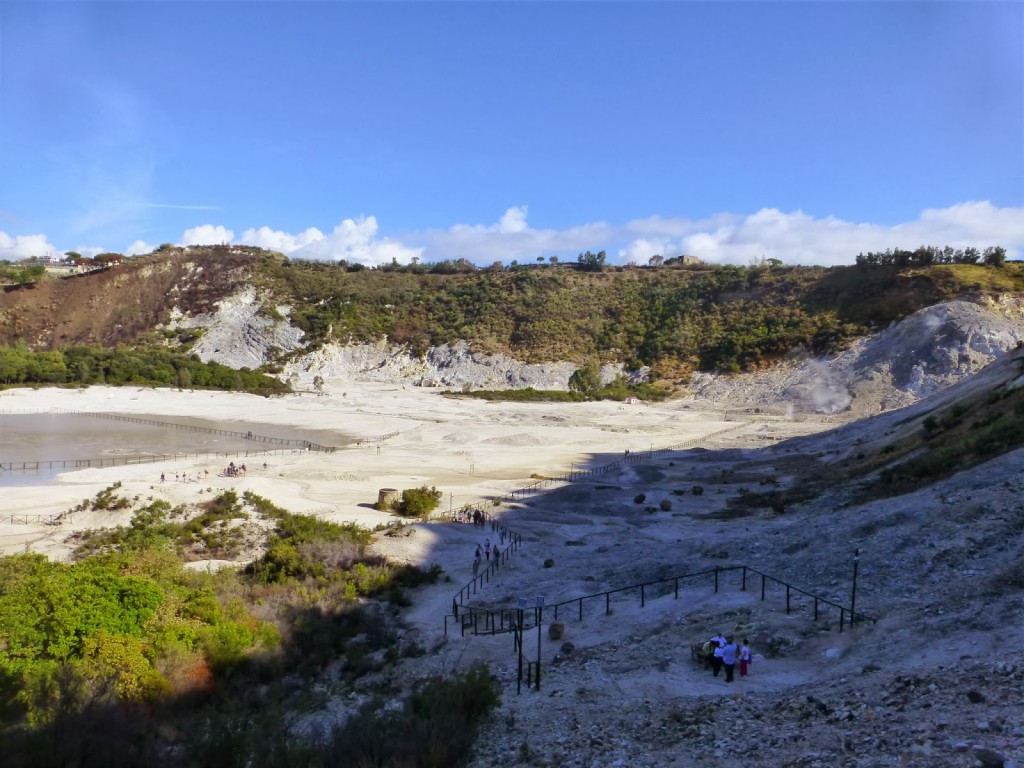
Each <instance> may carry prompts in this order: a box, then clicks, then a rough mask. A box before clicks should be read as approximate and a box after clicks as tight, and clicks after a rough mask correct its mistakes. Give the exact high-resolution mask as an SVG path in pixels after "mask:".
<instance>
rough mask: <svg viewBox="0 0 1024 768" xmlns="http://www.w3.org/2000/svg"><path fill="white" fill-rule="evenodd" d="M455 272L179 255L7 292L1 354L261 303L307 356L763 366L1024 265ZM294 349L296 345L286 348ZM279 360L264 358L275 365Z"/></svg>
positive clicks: (1019, 288) (249, 252) (1006, 279)
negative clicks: (352, 353) (403, 354)
mask: <svg viewBox="0 0 1024 768" xmlns="http://www.w3.org/2000/svg"><path fill="white" fill-rule="evenodd" d="M461 268H462V269H463V270H464V271H461V272H453V273H450V274H445V273H438V272H436V271H431V267H430V266H429V265H423V266H422V267H421V268H420V270H419V271H417V270H416V269H408V268H406V269H395V268H390V269H362V268H358V267H353V266H339V265H333V264H322V263H310V262H303V261H289V260H288V259H286V258H285V257H283V256H280V255H279V254H274V253H271V252H268V251H262V250H260V249H256V248H239V247H228V246H219V247H208V248H186V249H167V250H164V251H161V252H159V253H155V254H151V255H149V256H141V257H136V258H133V259H128V260H126V261H125V262H124V263H122V264H120V265H117V266H114V267H111V268H108V269H105V270H102V271H98V272H92V273H88V274H84V275H81V276H76V277H71V278H67V279H63V280H61V279H54V280H46V281H41V282H37V283H32V284H28V285H23V286H15V287H10V286H9V287H7V288H6V289H5V291H4V293H3V295H2V296H0V343H3V344H8V345H10V344H15V343H18V342H23V343H25V344H26V345H27V346H28V347H29V348H31V349H35V350H53V349H59V348H61V347H64V346H68V345H73V344H84V345H90V344H93V345H102V346H112V345H116V344H144V343H152V342H153V341H160V342H161V343H181V344H186V345H187V344H190V343H193V342H194V341H195V339H194V335H195V334H182V335H180V337H179V336H176V335H175V334H174V333H173V332H168V329H173V328H175V327H179V326H182V325H185V326H188V325H195V323H194V322H193V321H195V320H196V319H199V318H202V317H203V316H205V315H208V314H210V313H211V312H213V311H214V309H215V308H216V306H217V305H218V302H222V301H224V300H226V299H228V298H230V297H234V296H237V295H239V294H241V293H243V292H244V291H247V290H248V291H250V292H252V295H253V299H252V303H253V304H254V306H255V309H256V310H257V313H258V314H259V315H260V316H261V317H262V318H264V319H266V320H267V321H268V323H270V322H273V321H278V320H282V319H284V318H285V316H287V322H288V324H289V325H291V326H292V327H294V328H295V329H298V330H300V331H301V332H302V336H301V338H302V348H303V350H304V351H309V350H312V349H315V348H317V347H319V346H320V345H321V344H322V343H324V342H325V341H328V340H333V341H338V342H341V343H347V342H372V341H379V340H381V339H384V338H386V339H387V340H388V341H389V342H390V343H392V344H398V345H406V346H407V348H408V349H409V350H410V351H411V352H412V354H413V355H414V356H415V355H422V354H423V353H425V352H426V351H427V350H428V349H429V348H431V347H436V346H439V345H441V344H451V343H455V342H457V341H465V342H468V343H469V344H470V345H471V347H472V348H473V349H474V350H475V351H481V352H492V353H502V354H507V355H510V356H512V357H515V358H517V359H519V360H523V361H527V362H538V361H545V360H567V361H574V362H583V361H587V360H596V361H599V362H621V363H624V364H626V365H627V366H640V365H648V366H652V367H653V368H654V369H655V374H656V376H664V377H666V378H672V377H674V376H677V375H680V374H683V373H686V372H688V371H692V370H704V371H722V372H735V371H743V370H756V369H758V368H759V367H763V366H765V365H767V364H770V363H772V362H774V361H776V360H778V359H780V358H783V357H785V356H788V355H791V354H792V353H794V352H808V353H813V354H822V353H829V352H837V351H840V350H842V349H844V348H846V347H848V346H849V345H850V344H851V343H852V342H853V341H854V340H855V339H858V338H861V337H863V336H865V335H868V334H870V333H873V332H876V331H878V330H881V329H883V328H885V327H886V326H887V325H889V324H890V323H892V322H894V321H897V320H900V319H902V318H904V317H906V316H908V315H910V314H911V313H913V312H915V311H917V310H919V309H922V308H924V307H928V306H931V305H933V304H936V303H938V302H941V301H945V300H949V299H967V300H971V301H978V300H980V299H982V298H984V297H996V296H1003V295H1006V294H1012V295H1015V296H1021V295H1024V269H1022V267H1021V265H1017V264H1005V265H1003V266H1001V267H989V266H981V265H941V266H932V267H922V268H898V267H883V266H878V267H865V266H857V267H834V268H830V269H825V268H819V267H787V266H757V267H731V266H711V265H688V266H674V267H661V268H636V267H634V268H629V267H618V268H606V269H605V270H604V271H601V272H589V271H582V270H577V269H574V268H572V267H571V266H566V265H562V266H558V267H556V266H553V265H543V266H530V267H518V268H512V269H502V270H475V269H473V268H472V267H471V266H469V267H467V266H466V265H463V266H462V267H461ZM281 352H283V353H293V352H295V349H285V350H281ZM263 362H267V361H263Z"/></svg>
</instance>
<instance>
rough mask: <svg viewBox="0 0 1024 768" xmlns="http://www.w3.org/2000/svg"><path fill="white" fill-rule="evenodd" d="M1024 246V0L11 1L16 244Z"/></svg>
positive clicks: (387, 253)
mask: <svg viewBox="0 0 1024 768" xmlns="http://www.w3.org/2000/svg"><path fill="white" fill-rule="evenodd" d="M165 242H170V243H177V244H199V243H218V242H232V243H245V244H253V245H261V246H265V247H270V248H275V249H277V250H281V251H284V252H285V253H288V254H289V255H291V256H293V257H295V258H317V259H341V258H345V259H348V260H350V261H360V262H363V263H366V264H377V263H381V262H390V261H391V260H392V259H393V258H396V259H398V260H399V261H400V262H403V263H404V262H408V261H409V260H410V259H412V258H420V259H421V260H423V261H439V260H442V259H447V258H452V259H455V258H468V259H470V260H471V261H474V262H476V263H478V264H481V265H485V264H491V263H492V262H494V261H502V262H504V263H508V262H510V261H512V260H518V261H520V262H532V261H535V260H536V259H537V258H538V257H544V258H548V257H550V256H557V257H558V258H559V259H561V260H563V261H564V260H575V258H576V256H577V254H578V253H579V252H581V251H584V250H588V249H589V250H594V251H596V250H601V249H604V250H606V251H607V252H608V259H609V261H610V262H612V263H628V262H630V261H634V262H636V263H641V264H643V263H647V260H648V259H649V258H650V256H651V255H653V254H660V255H663V256H665V257H669V256H676V255H679V254H682V253H689V254H692V255H696V256H700V257H701V258H704V259H706V260H708V261H713V262H723V263H737V264H747V263H751V262H752V261H753V260H755V259H758V258H761V257H771V258H779V259H782V260H783V261H785V262H787V263H816V264H842V263H852V261H853V258H854V257H855V256H856V254H857V253H858V252H861V251H866V250H884V249H885V248H888V247H906V248H914V247H916V246H918V245H922V244H928V245H939V246H942V245H947V244H948V245H953V246H959V247H963V246H967V245H974V246H977V247H981V248H983V247H986V246H989V245H1003V246H1004V247H1006V248H1007V249H1008V250H1009V252H1010V256H1011V258H1024V4H1022V3H1020V2H1003V3H985V2H957V3H944V2H880V3H872V2H829V1H828V0H821V1H819V2H749V3H741V2H720V3H698V2H652V3H643V2H629V3H619V2H569V1H567V2H507V3H503V2H482V1H481V2H463V3H454V2H412V3H402V2H377V3H354V2H259V3H257V2H231V1H222V2H188V1H186V0H181V1H179V2H170V3H161V2H89V1H88V0H84V1H82V2H74V3H70V2H35V1H30V0H14V1H11V0H0V258H20V257H23V256H28V255H41V254H42V253H46V252H52V253H57V254H60V253H63V252H65V251H68V250H77V251H79V252H82V253H87V254H91V253H97V252H100V251H117V252H124V253H142V252H148V251H150V250H152V249H153V248H155V247H156V246H157V245H159V244H161V243H165Z"/></svg>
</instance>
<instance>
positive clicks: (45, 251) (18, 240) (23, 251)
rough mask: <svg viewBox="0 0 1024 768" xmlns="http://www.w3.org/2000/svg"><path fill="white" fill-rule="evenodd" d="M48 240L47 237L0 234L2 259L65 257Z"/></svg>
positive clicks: (0, 257) (0, 255) (0, 256)
mask: <svg viewBox="0 0 1024 768" xmlns="http://www.w3.org/2000/svg"><path fill="white" fill-rule="evenodd" d="M63 255H64V253H63V251H58V250H57V249H56V248H54V247H53V245H51V244H50V242H49V241H48V240H47V239H46V235H13V236H12V235H8V234H7V233H6V232H0V259H4V260H8V261H19V260H21V259H30V258H32V257H33V256H63Z"/></svg>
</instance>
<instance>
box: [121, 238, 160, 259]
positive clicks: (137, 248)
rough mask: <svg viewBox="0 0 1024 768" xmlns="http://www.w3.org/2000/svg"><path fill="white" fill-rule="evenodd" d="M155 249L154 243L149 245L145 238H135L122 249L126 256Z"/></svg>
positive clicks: (150, 251)
mask: <svg viewBox="0 0 1024 768" xmlns="http://www.w3.org/2000/svg"><path fill="white" fill-rule="evenodd" d="M155 250H156V246H155V245H150V244H149V243H147V242H146V241H145V240H136V241H135V242H133V243H132V244H131V245H129V246H128V247H127V248H125V249H124V253H125V255H126V256H138V255H139V254H140V253H152V252H153V251H155Z"/></svg>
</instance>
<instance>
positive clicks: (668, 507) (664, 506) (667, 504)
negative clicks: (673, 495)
mask: <svg viewBox="0 0 1024 768" xmlns="http://www.w3.org/2000/svg"><path fill="white" fill-rule="evenodd" d="M658 506H659V507H661V511H662V512H670V511H672V502H671V501H669V500H668V499H662V500H661V503H660V504H659V505H658Z"/></svg>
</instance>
